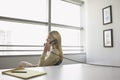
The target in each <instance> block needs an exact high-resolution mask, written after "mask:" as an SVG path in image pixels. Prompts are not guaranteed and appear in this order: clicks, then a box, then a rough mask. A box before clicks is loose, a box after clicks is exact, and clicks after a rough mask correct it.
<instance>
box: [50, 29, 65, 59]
mask: <svg viewBox="0 0 120 80" xmlns="http://www.w3.org/2000/svg"><path fill="white" fill-rule="evenodd" d="M49 34H50V35H51V36H52V37H53V39H56V40H57V44H56V45H55V46H56V48H57V49H58V50H59V52H60V53H59V56H60V59H61V60H63V51H62V43H61V35H60V34H59V32H58V31H51V32H50V33H49Z"/></svg>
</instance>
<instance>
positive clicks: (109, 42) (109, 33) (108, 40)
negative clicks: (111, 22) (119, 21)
mask: <svg viewBox="0 0 120 80" xmlns="http://www.w3.org/2000/svg"><path fill="white" fill-rule="evenodd" d="M103 45H104V47H113V29H107V30H104V31H103Z"/></svg>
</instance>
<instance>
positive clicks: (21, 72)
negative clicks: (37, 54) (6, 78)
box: [11, 70, 27, 73]
mask: <svg viewBox="0 0 120 80" xmlns="http://www.w3.org/2000/svg"><path fill="white" fill-rule="evenodd" d="M11 72H12V73H27V71H15V70H13V71H11Z"/></svg>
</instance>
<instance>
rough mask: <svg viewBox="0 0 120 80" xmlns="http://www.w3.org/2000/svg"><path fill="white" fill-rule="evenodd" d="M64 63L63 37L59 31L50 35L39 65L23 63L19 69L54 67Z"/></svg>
mask: <svg viewBox="0 0 120 80" xmlns="http://www.w3.org/2000/svg"><path fill="white" fill-rule="evenodd" d="M62 61H63V52H62V46H61V36H60V34H59V33H58V32H57V31H51V32H50V33H49V35H48V38H47V42H46V43H45V47H44V50H43V54H42V55H41V58H40V61H39V64H37V65H33V64H31V63H28V62H25V61H22V62H21V63H20V65H19V67H35V66H53V65H59V64H60V63H61V62H62Z"/></svg>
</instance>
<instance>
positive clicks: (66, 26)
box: [51, 0, 83, 54]
mask: <svg viewBox="0 0 120 80" xmlns="http://www.w3.org/2000/svg"><path fill="white" fill-rule="evenodd" d="M51 9H52V14H51V22H52V26H51V30H57V31H59V32H60V34H61V36H62V45H63V52H64V53H72V54H73V53H81V52H83V42H82V40H81V38H82V36H81V31H82V29H80V22H81V21H80V18H81V17H80V6H78V5H75V4H72V3H68V2H65V1H62V0H52V8H51ZM54 24H56V25H54Z"/></svg>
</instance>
